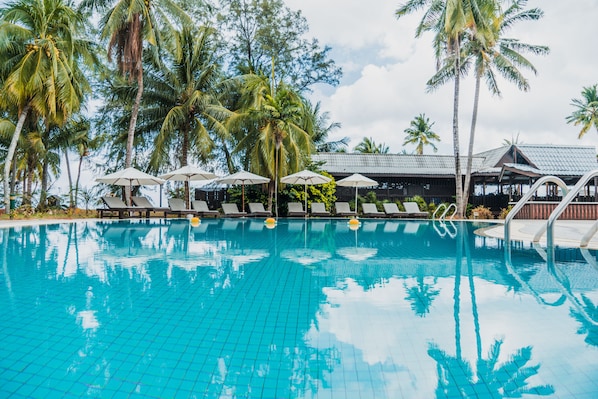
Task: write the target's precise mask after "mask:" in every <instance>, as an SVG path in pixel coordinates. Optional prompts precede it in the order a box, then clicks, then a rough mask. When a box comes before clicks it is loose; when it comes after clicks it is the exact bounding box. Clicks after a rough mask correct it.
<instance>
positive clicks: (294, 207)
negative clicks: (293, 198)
mask: <svg viewBox="0 0 598 399" xmlns="http://www.w3.org/2000/svg"><path fill="white" fill-rule="evenodd" d="M287 206H288V209H289V211H288V213H287V215H288V216H291V217H293V216H305V215H307V212H305V210H304V209H303V205H301V202H289V203H288V204H287Z"/></svg>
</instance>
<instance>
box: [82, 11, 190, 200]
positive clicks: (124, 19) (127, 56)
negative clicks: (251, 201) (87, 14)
mask: <svg viewBox="0 0 598 399" xmlns="http://www.w3.org/2000/svg"><path fill="white" fill-rule="evenodd" d="M111 5H112V1H111V0H85V1H83V3H82V7H83V8H84V9H86V8H89V9H92V10H95V9H97V10H100V11H103V10H105V9H107V8H110V6H111ZM171 18H172V19H173V20H175V21H177V22H183V23H184V24H189V25H190V24H191V20H190V18H189V17H188V16H187V15H186V14H185V12H184V11H183V10H182V9H181V8H180V7H179V6H178V5H177V4H176V3H174V2H173V1H171V0H147V1H135V0H116V2H115V3H114V4H113V6H112V8H110V9H109V10H108V12H107V13H106V14H105V15H104V16H103V18H102V20H101V22H100V24H101V36H102V39H108V40H109V42H108V60H109V61H112V58H113V57H112V56H113V55H114V56H115V58H116V59H115V61H116V65H117V68H118V71H119V73H120V74H122V76H124V77H127V78H128V80H129V82H134V81H135V82H136V84H137V93H136V96H135V101H134V103H133V107H132V109H131V118H130V120H129V129H128V131H127V142H126V155H125V167H126V168H128V167H130V166H131V163H132V159H133V142H134V138H135V128H136V125H137V117H138V115H139V108H140V105H141V97H142V95H143V50H144V48H143V45H144V42H145V43H147V44H149V47H148V49H149V50H151V51H150V54H151V57H152V58H154V60H155V61H156V62H158V60H159V56H158V50H159V48H160V44H161V38H162V34H161V29H165V30H166V32H167V33H171V32H172V30H173V24H172V21H171ZM125 191H126V195H125V196H126V199H127V201H128V202H129V203H130V193H129V190H128V189H127V190H125Z"/></svg>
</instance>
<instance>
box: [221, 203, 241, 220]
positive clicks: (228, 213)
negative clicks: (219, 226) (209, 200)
mask: <svg viewBox="0 0 598 399" xmlns="http://www.w3.org/2000/svg"><path fill="white" fill-rule="evenodd" d="M221 206H222V212H223V213H224V217H228V218H240V217H243V216H247V212H241V211H239V208H238V207H237V204H235V203H222V204H221Z"/></svg>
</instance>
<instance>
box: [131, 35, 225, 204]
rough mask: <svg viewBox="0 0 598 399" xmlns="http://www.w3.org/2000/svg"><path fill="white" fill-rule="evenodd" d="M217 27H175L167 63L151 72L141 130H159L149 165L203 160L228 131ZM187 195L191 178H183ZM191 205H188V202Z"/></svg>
mask: <svg viewBox="0 0 598 399" xmlns="http://www.w3.org/2000/svg"><path fill="white" fill-rule="evenodd" d="M214 34H215V32H214V30H213V29H211V28H206V27H203V28H199V29H192V28H190V27H184V28H183V29H182V30H181V31H180V32H175V35H174V42H173V44H174V48H173V49H172V51H171V53H172V54H170V55H169V56H168V57H165V58H167V61H166V63H165V64H164V67H160V65H155V66H154V68H153V69H151V70H149V71H148V73H147V83H146V87H147V89H146V95H145V98H144V100H143V104H144V109H143V110H142V113H141V116H142V118H141V119H142V121H143V122H142V124H141V126H140V130H141V131H146V130H150V131H157V132H158V133H157V135H156V136H155V139H154V141H153V143H152V144H153V145H152V147H153V151H152V152H151V158H150V165H149V167H150V170H152V171H158V170H159V169H160V168H164V167H169V165H170V164H171V160H172V159H176V161H177V162H176V163H177V165H175V166H176V167H182V166H186V165H187V164H188V162H189V160H190V159H195V160H198V161H200V162H202V163H206V162H208V161H209V160H210V159H211V158H212V157H213V150H214V147H215V145H216V144H215V137H212V136H218V137H221V136H226V134H227V132H226V129H225V127H224V125H223V123H222V122H221V121H223V120H224V119H225V118H226V117H227V116H228V115H229V114H230V112H229V111H228V110H226V109H225V108H224V107H222V106H221V105H220V103H219V102H218V99H217V94H218V87H217V84H218V83H219V79H220V75H221V70H220V65H219V63H218V60H217V59H216V51H215V43H214ZM185 198H187V199H188V198H189V183H188V182H185ZM187 205H189V204H187Z"/></svg>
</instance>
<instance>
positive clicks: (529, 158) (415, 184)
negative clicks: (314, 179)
mask: <svg viewBox="0 0 598 399" xmlns="http://www.w3.org/2000/svg"><path fill="white" fill-rule="evenodd" d="M312 161H313V162H315V163H317V164H319V165H321V166H320V168H321V169H322V170H325V171H326V172H328V173H330V174H331V175H332V176H334V178H335V179H336V180H338V179H342V178H343V177H346V176H349V175H351V174H353V173H361V174H363V175H365V176H367V177H369V178H371V179H374V180H376V181H377V182H378V186H377V187H372V188H368V189H364V190H363V191H362V192H366V191H374V192H375V193H376V196H377V198H378V199H381V200H389V201H403V200H405V199H406V198H409V197H413V196H416V195H418V196H421V197H423V198H424V199H425V201H426V202H428V203H431V202H434V203H441V202H454V195H455V161H454V157H453V156H451V155H406V154H361V153H317V154H314V155H313V156H312ZM466 166H467V158H466V157H463V158H462V159H461V168H462V173H465V171H466ZM597 168H598V163H597V159H596V149H595V148H594V147H592V146H562V145H550V144H517V145H511V146H503V147H499V148H496V149H492V150H488V151H484V152H481V153H478V154H475V155H474V157H473V162H472V181H471V184H472V190H471V192H472V194H473V195H472V196H471V197H470V199H469V201H470V203H472V204H474V205H485V206H487V207H489V208H490V209H492V210H493V211H494V212H499V211H500V209H501V208H506V207H507V206H508V205H509V203H511V202H513V201H517V200H518V199H519V198H520V196H521V195H522V194H523V193H524V192H525V190H526V188H529V186H531V185H532V184H533V183H534V182H535V181H536V180H537V179H538V178H539V177H542V176H549V175H552V176H557V177H559V178H561V179H562V180H563V181H564V182H565V183H566V184H567V185H574V184H575V183H576V182H577V181H578V180H579V178H580V177H582V176H583V175H584V174H585V173H587V172H588V171H591V170H594V169H597ZM596 183H597V182H596V181H594V182H593V183H592V184H591V185H588V187H587V188H586V192H585V193H584V195H583V196H580V200H583V201H592V202H598V199H597V198H596V195H597V190H596V185H597V184H596ZM556 188H557V187H556V186H552V185H547V187H546V189H545V190H544V192H542V193H540V195H541V196H542V197H544V198H543V199H544V200H546V201H550V200H556V199H558V198H559V197H560V196H561V195H562V194H560V193H559V192H558V191H557V189H556ZM336 195H337V197H338V198H339V199H340V200H346V201H349V200H351V198H353V197H352V196H353V195H354V191H353V189H351V188H347V187H337V192H336Z"/></svg>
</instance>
